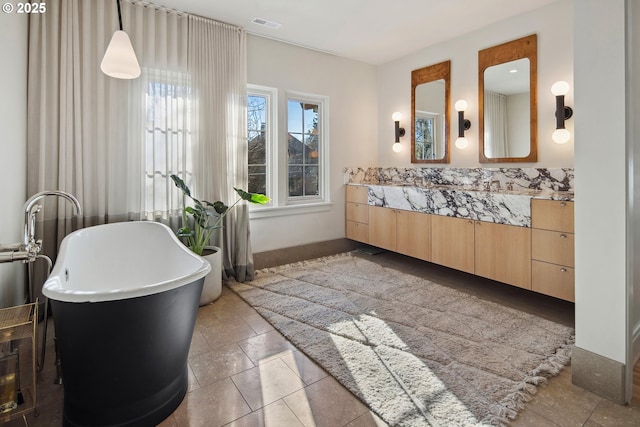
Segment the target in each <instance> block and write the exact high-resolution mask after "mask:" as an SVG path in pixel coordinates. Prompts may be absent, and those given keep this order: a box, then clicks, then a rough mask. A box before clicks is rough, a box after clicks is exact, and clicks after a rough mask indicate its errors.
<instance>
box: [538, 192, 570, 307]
mask: <svg viewBox="0 0 640 427" xmlns="http://www.w3.org/2000/svg"><path fill="white" fill-rule="evenodd" d="M573 206H574V205H573V202H565V201H557V200H538V199H533V200H532V201H531V233H532V234H531V236H532V237H531V288H532V290H534V291H536V292H540V293H543V294H546V295H551V296H553V297H556V298H560V299H564V300H567V301H572V302H573V301H575V245H574V221H573Z"/></svg>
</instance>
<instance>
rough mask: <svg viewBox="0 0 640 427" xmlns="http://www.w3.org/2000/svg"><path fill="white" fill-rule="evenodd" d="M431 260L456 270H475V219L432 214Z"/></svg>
mask: <svg viewBox="0 0 640 427" xmlns="http://www.w3.org/2000/svg"><path fill="white" fill-rule="evenodd" d="M431 260H432V261H433V262H434V263H436V264H440V265H444V266H446V267H451V268H455V269H456V270H461V271H466V272H467V273H473V272H474V224H473V221H471V220H468V219H462V218H452V217H448V216H441V215H432V216H431Z"/></svg>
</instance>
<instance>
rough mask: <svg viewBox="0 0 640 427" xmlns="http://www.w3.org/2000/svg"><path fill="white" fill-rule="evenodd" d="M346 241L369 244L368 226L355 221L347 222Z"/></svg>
mask: <svg viewBox="0 0 640 427" xmlns="http://www.w3.org/2000/svg"><path fill="white" fill-rule="evenodd" d="M346 234H347V239H351V240H356V241H358V242H362V243H369V225H368V224H362V223H360V222H355V221H347V233H346Z"/></svg>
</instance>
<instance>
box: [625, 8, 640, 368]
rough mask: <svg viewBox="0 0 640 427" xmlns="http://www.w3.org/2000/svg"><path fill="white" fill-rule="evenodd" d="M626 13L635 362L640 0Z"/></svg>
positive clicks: (639, 317) (635, 353)
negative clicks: (629, 18) (628, 42)
mask: <svg viewBox="0 0 640 427" xmlns="http://www.w3.org/2000/svg"><path fill="white" fill-rule="evenodd" d="M628 7H629V10H628V13H629V15H630V17H631V21H630V23H631V25H629V26H628V28H627V31H628V33H627V39H628V40H632V42H631V43H630V44H629V45H628V49H629V51H628V52H627V53H628V55H629V56H628V58H629V57H630V59H631V61H629V62H628V63H627V66H628V68H627V78H628V79H629V80H628V84H630V87H629V88H628V90H627V93H629V94H631V95H630V97H628V98H627V151H628V154H627V162H628V164H630V166H631V167H630V171H629V172H630V174H631V175H630V176H629V177H628V178H627V179H628V182H629V188H628V191H627V194H628V195H629V196H628V197H629V203H630V210H631V216H630V219H631V230H630V231H631V232H632V234H631V235H632V236H633V237H632V239H633V240H632V244H631V245H630V249H631V250H630V253H629V254H628V255H629V256H628V257H627V259H628V262H629V263H630V264H631V266H632V270H631V275H630V280H631V288H630V290H629V291H630V292H629V294H628V298H629V301H628V304H629V305H628V309H629V316H630V319H629V331H628V333H629V335H630V337H629V339H631V340H632V341H633V342H634V346H633V347H632V348H630V350H631V352H630V354H629V362H630V363H634V362H636V360H637V358H638V357H640V167H636V166H635V165H636V164H638V165H640V118H638V114H640V2H638V1H635V2H633V1H631V2H628Z"/></svg>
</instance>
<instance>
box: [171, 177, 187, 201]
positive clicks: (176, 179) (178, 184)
mask: <svg viewBox="0 0 640 427" xmlns="http://www.w3.org/2000/svg"><path fill="white" fill-rule="evenodd" d="M171 179H172V180H173V183H174V184H175V185H176V187H178V188H179V189H180V190H182V192H183V193H184V194H186V195H187V196H189V197H191V190H190V189H189V187H187V184H185V183H184V181H183V180H182V178H180V177H179V176H177V175H173V174H172V175H171Z"/></svg>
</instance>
